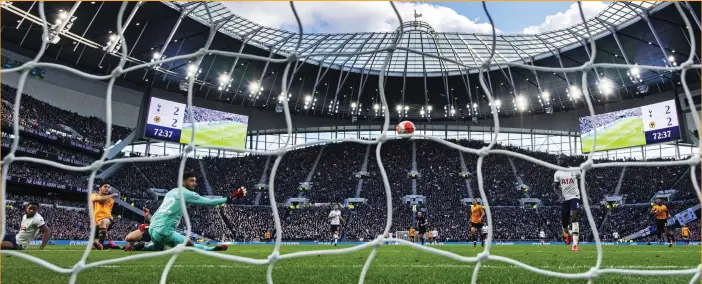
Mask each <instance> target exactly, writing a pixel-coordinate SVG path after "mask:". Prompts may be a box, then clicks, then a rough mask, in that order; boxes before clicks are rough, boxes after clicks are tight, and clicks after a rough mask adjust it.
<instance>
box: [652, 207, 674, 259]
mask: <svg viewBox="0 0 702 284" xmlns="http://www.w3.org/2000/svg"><path fill="white" fill-rule="evenodd" d="M651 214H652V215H653V216H654V217H655V218H656V234H658V244H661V243H662V241H663V237H662V234H665V236H666V238H668V247H672V246H673V243H674V240H673V234H671V233H670V232H669V231H668V227H667V226H666V225H665V223H666V221H668V218H670V211H668V207H667V206H665V204H663V199H660V198H658V199H656V205H653V208H651Z"/></svg>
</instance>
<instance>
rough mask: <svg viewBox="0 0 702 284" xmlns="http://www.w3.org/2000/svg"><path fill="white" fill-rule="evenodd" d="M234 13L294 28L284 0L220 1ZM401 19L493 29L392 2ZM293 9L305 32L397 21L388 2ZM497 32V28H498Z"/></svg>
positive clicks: (443, 28)
mask: <svg viewBox="0 0 702 284" xmlns="http://www.w3.org/2000/svg"><path fill="white" fill-rule="evenodd" d="M222 4H223V5H224V6H226V7H228V8H229V9H230V10H231V11H232V12H233V13H234V14H236V15H239V16H242V17H244V18H246V19H248V20H251V21H253V22H255V23H258V24H261V25H263V26H267V27H272V28H281V29H284V30H289V31H295V32H296V31H297V22H296V20H295V17H294V16H293V13H292V10H291V9H290V4H289V3H287V2H222ZM395 5H396V7H397V9H398V11H399V12H400V15H401V16H402V19H403V20H404V21H408V20H412V19H413V15H414V10H417V13H419V14H422V18H421V19H420V20H422V21H425V22H427V23H429V24H430V25H431V26H432V27H433V28H434V29H435V30H436V31H438V32H466V33H492V27H491V26H490V24H489V23H486V22H482V23H480V22H478V21H477V20H478V19H476V20H471V19H469V18H467V17H465V16H463V15H460V14H458V13H457V12H456V11H454V10H453V9H450V8H448V7H444V6H438V5H432V4H428V3H409V2H398V3H395ZM295 9H296V10H297V12H298V15H299V16H300V20H301V22H302V26H303V28H304V29H305V30H304V31H305V32H306V33H309V32H317V33H351V32H392V31H395V29H396V28H397V27H398V25H399V21H398V19H397V16H396V15H395V12H394V11H393V10H392V7H391V6H390V4H389V3H388V2H376V1H358V2H316V1H315V2H312V1H311V2H297V3H295ZM498 32H500V31H499V30H498Z"/></svg>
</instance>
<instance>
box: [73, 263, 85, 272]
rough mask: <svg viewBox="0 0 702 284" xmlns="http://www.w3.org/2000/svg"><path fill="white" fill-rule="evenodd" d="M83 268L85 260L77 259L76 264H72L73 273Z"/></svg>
mask: <svg viewBox="0 0 702 284" xmlns="http://www.w3.org/2000/svg"><path fill="white" fill-rule="evenodd" d="M83 269H85V262H82V261H79V262H78V263H76V265H74V266H73V271H74V272H75V273H80V272H81V271H83Z"/></svg>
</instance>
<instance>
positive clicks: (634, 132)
mask: <svg viewBox="0 0 702 284" xmlns="http://www.w3.org/2000/svg"><path fill="white" fill-rule="evenodd" d="M592 138H593V137H592V136H590V137H586V138H582V148H583V153H589V152H591V150H592V140H593V139H592ZM641 145H646V134H645V133H644V130H643V119H642V118H640V117H634V118H625V119H622V120H619V121H617V122H615V123H614V124H613V125H612V126H610V127H608V128H607V129H605V130H603V131H598V132H597V145H596V146H595V151H606V150H612V149H621V148H628V147H633V146H641Z"/></svg>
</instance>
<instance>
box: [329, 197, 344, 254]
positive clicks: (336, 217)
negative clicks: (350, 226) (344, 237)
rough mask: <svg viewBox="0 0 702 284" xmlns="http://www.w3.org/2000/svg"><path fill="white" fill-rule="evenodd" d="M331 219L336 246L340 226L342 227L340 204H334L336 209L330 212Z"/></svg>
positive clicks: (331, 231) (333, 240) (333, 241)
mask: <svg viewBox="0 0 702 284" xmlns="http://www.w3.org/2000/svg"><path fill="white" fill-rule="evenodd" d="M328 218H329V221H330V222H331V230H330V233H331V235H332V243H333V244H334V246H336V243H337V241H338V240H339V232H340V230H339V227H341V219H342V217H341V210H339V205H338V204H334V209H332V211H330V212H329V217H328Z"/></svg>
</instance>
